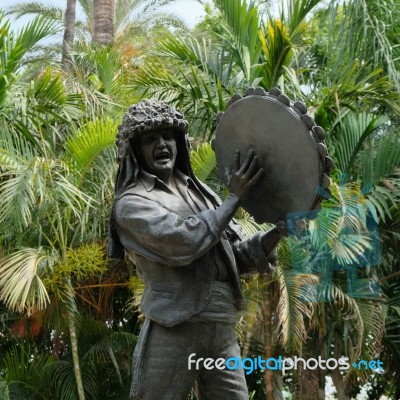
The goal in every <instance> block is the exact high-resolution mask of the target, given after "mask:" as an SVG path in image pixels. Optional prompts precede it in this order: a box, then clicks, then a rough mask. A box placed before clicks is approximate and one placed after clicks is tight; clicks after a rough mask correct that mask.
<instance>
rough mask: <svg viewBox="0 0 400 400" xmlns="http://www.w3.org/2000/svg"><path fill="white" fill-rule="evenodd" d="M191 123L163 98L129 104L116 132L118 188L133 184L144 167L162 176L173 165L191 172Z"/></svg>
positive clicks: (117, 189) (118, 189) (121, 188)
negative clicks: (189, 132) (189, 149)
mask: <svg viewBox="0 0 400 400" xmlns="http://www.w3.org/2000/svg"><path fill="white" fill-rule="evenodd" d="M188 126H189V124H188V121H187V120H186V119H185V118H184V116H183V114H182V113H181V112H179V111H178V110H175V109H174V108H172V107H170V106H169V105H168V104H166V103H164V102H162V101H158V100H154V99H146V100H142V101H140V102H139V103H137V104H134V105H132V106H131V107H129V109H128V111H127V112H126V113H125V115H124V117H123V120H122V123H121V125H120V126H119V130H118V135H117V149H118V155H117V160H118V164H119V173H118V176H117V182H116V191H117V192H119V191H120V190H124V189H125V188H126V187H128V186H130V185H132V184H133V185H134V184H135V183H136V180H137V175H138V172H139V170H141V169H143V170H146V171H147V172H150V173H152V174H154V175H156V176H158V177H159V178H160V179H163V173H165V172H166V171H172V168H173V167H174V166H177V168H179V169H180V170H182V172H184V173H186V174H189V172H190V167H189V166H188V160H189V158H188V148H187V141H186V134H187V131H188Z"/></svg>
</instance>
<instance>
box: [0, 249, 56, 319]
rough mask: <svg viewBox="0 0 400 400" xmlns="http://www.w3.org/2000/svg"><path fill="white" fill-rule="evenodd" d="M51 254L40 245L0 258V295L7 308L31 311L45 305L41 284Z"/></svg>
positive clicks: (45, 300) (44, 290) (44, 291)
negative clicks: (36, 247)
mask: <svg viewBox="0 0 400 400" xmlns="http://www.w3.org/2000/svg"><path fill="white" fill-rule="evenodd" d="M53 263H54V257H52V256H51V255H48V254H46V253H45V252H43V250H42V249H23V250H19V251H17V252H15V253H13V254H11V255H9V256H5V257H3V258H2V259H1V261H0V296H1V298H2V299H3V301H4V302H5V304H6V305H7V307H8V308H10V309H11V310H15V311H20V312H22V311H26V310H28V312H31V311H32V310H36V309H37V310H41V309H44V308H45V307H46V306H47V305H48V303H49V302H50V299H49V295H48V294H47V291H46V288H45V286H44V284H43V281H42V278H43V274H44V272H45V271H46V270H47V269H48V268H49V267H50V266H51V265H52V264H53Z"/></svg>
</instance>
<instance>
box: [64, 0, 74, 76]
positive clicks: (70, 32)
mask: <svg viewBox="0 0 400 400" xmlns="http://www.w3.org/2000/svg"><path fill="white" fill-rule="evenodd" d="M75 10H76V0H67V9H66V10H65V22H64V23H65V30H64V39H63V45H62V60H61V67H62V69H63V70H64V71H65V70H66V69H67V68H68V52H69V50H70V48H71V46H72V44H73V43H74V29H75Z"/></svg>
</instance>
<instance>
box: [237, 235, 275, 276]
mask: <svg viewBox="0 0 400 400" xmlns="http://www.w3.org/2000/svg"><path fill="white" fill-rule="evenodd" d="M261 237H262V232H260V233H256V234H255V235H252V236H246V237H244V238H243V237H242V236H240V237H239V238H237V239H236V240H235V241H234V242H233V243H231V245H232V249H233V254H234V255H235V260H236V264H237V267H238V270H239V273H240V274H241V275H244V274H250V273H256V272H258V273H260V274H263V273H265V272H267V271H268V270H269V268H270V265H269V262H268V258H267V256H266V254H265V252H264V249H263V247H262V245H261Z"/></svg>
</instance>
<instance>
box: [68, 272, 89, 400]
mask: <svg viewBox="0 0 400 400" xmlns="http://www.w3.org/2000/svg"><path fill="white" fill-rule="evenodd" d="M67 290H68V295H69V296H68V297H69V298H68V300H69V307H68V314H69V315H68V320H69V321H68V323H69V336H70V340H71V351H72V360H73V364H74V373H75V381H76V387H77V390H78V398H79V400H85V392H84V390H83V381H82V373H81V368H80V365H79V353H78V337H77V334H76V316H77V309H76V304H75V299H74V292H73V289H72V285H71V281H70V280H69V279H68V282H67Z"/></svg>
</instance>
